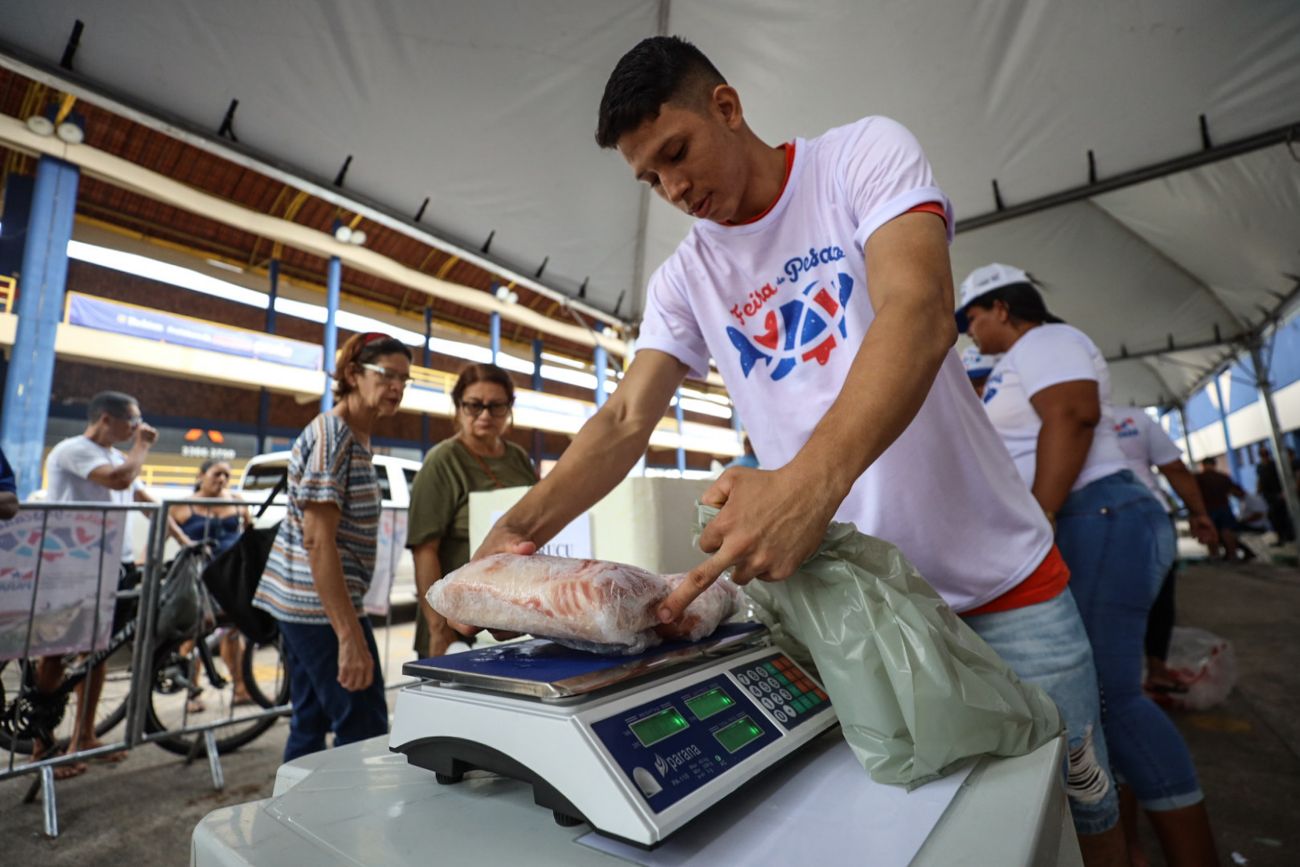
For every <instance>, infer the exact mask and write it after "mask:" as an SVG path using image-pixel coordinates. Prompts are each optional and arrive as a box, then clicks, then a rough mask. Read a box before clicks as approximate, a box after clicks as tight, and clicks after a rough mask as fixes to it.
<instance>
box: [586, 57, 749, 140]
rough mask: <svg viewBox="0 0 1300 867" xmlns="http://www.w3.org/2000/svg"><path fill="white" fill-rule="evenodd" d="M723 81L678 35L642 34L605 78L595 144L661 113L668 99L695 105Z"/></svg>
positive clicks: (703, 58) (614, 136)
mask: <svg viewBox="0 0 1300 867" xmlns="http://www.w3.org/2000/svg"><path fill="white" fill-rule="evenodd" d="M726 83H727V80H726V79H725V78H723V77H722V73H721V72H718V68H717V67H716V66H714V65H713V64H712V63H711V62H710V61H709V58H707V57H705V56H704V52H702V51H700V49H698V48H696V47H695V46H694V45H692V44H691V43H689V42H687V41H686V40H685V39H682V38H681V37H680V36H652V37H650V38H649V39H642V40H641V41H640V42H638V43H637V44H636V47H635V48H633V49H632V50H631V51H629V52H628V53H627V54H624V55H623V57H622V59H621V60H619V62H618V65H617V66H615V67H614V71H613V72H611V73H610V74H609V81H607V82H605V95H604V96H602V97H601V98H600V119H599V120H598V121H597V123H596V144H598V145H600V146H601V147H603V148H612V147H614V146H615V145H616V144H618V140H619V139H620V138H622V137H623V134H624V133H627V132H631V131H632V130H634V129H636V128H637V127H639V126H640V125H641V124H643V123H645V122H646V121H647V120H654V119H655V118H656V117H658V116H659V109H660V108H661V107H662V106H663V105H664V103H666V102H676V103H679V104H683V105H696V104H697V103H698V102H699V101H700V99H701V97H703V96H704V95H705V93H704V92H705V91H707V92H708V93H712V92H713V88H715V87H717V86H718V85H719V84H726Z"/></svg>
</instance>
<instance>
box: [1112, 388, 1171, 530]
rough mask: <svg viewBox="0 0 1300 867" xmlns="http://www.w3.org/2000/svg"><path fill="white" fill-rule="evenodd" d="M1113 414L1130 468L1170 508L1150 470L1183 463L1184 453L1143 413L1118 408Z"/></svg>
mask: <svg viewBox="0 0 1300 867" xmlns="http://www.w3.org/2000/svg"><path fill="white" fill-rule="evenodd" d="M1113 413H1114V414H1113V416H1112V418H1113V419H1114V422H1115V425H1114V427H1115V438H1116V439H1117V440H1118V442H1119V450H1120V451H1121V452H1123V453H1124V458H1125V460H1127V461H1128V468H1129V469H1130V470H1132V471H1133V474H1134V475H1136V476H1137V477H1138V478H1139V479H1141V480H1142V484H1144V485H1146V486H1147V488H1149V489H1150V491H1151V493H1153V494H1155V496H1156V499H1157V500H1159V501H1160V502H1162V503H1164V504H1165V505H1166V506H1168V505H1170V503H1169V499H1168V497H1166V496H1165V492H1164V491H1162V490H1161V489H1160V484H1159V482H1157V481H1156V474H1155V472H1154V471H1153V470H1152V469H1151V468H1152V467H1159V466H1163V465H1165V464H1168V463H1173V462H1174V461H1181V460H1182V459H1183V453H1182V452H1181V451H1179V449H1178V446H1176V445H1174V441H1173V440H1171V439H1170V438H1169V434H1167V433H1165V431H1164V428H1162V427H1160V425H1158V424H1156V423H1155V422H1154V421H1152V420H1151V416H1149V415H1147V414H1146V413H1145V412H1143V411H1142V410H1140V409H1137V408H1136V407H1131V406H1130V407H1116V408H1115V410H1114V411H1113Z"/></svg>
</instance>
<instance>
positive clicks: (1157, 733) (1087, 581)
mask: <svg viewBox="0 0 1300 867" xmlns="http://www.w3.org/2000/svg"><path fill="white" fill-rule="evenodd" d="M1056 544H1057V546H1058V547H1059V548H1060V549H1061V556H1062V557H1063V558H1064V559H1065V562H1066V565H1068V566H1069V567H1070V590H1071V592H1073V593H1074V598H1075V601H1076V602H1077V603H1078V604H1079V613H1080V614H1081V615H1082V616H1083V625H1084V627H1085V628H1086V629H1087V630H1088V638H1089V640H1091V642H1092V655H1093V659H1094V660H1096V663H1097V677H1098V680H1099V681H1100V682H1101V693H1102V702H1103V710H1102V724H1103V725H1104V726H1105V729H1106V743H1107V744H1108V745H1109V747H1110V756H1111V759H1112V761H1113V762H1114V763H1115V769H1116V771H1117V772H1118V773H1119V776H1120V777H1121V778H1122V779H1123V781H1124V782H1126V783H1128V784H1129V785H1130V786H1132V787H1133V794H1134V795H1136V796H1137V799H1138V802H1139V803H1140V804H1141V805H1142V806H1143V808H1144V809H1147V810H1176V809H1179V808H1180V807H1187V806H1191V805H1192V804H1196V803H1199V802H1200V801H1201V800H1202V794H1201V788H1200V784H1199V783H1198V782H1197V779H1196V769H1195V768H1194V767H1193V766H1192V757H1191V754H1190V753H1189V752H1188V751H1187V744H1186V743H1184V742H1183V738H1182V735H1180V734H1179V733H1178V729H1177V728H1176V727H1175V726H1174V724H1173V722H1172V721H1171V720H1170V719H1169V717H1168V715H1166V714H1165V712H1164V711H1162V710H1161V709H1160V708H1159V707H1157V706H1156V704H1155V702H1153V701H1151V699H1149V698H1147V697H1146V695H1145V694H1144V693H1143V692H1142V657H1143V644H1144V638H1145V636H1146V627H1147V615H1148V614H1149V612H1150V611H1151V606H1152V604H1153V603H1154V602H1155V600H1156V596H1157V594H1158V593H1159V592H1160V585H1161V583H1162V582H1163V580H1164V577H1165V574H1166V573H1168V571H1169V567H1170V566H1171V565H1172V564H1173V561H1174V547H1175V539H1174V534H1173V528H1172V527H1171V526H1170V523H1169V517H1168V516H1167V515H1166V514H1165V510H1164V508H1163V507H1162V506H1161V505H1160V503H1159V502H1157V501H1156V498H1155V497H1153V496H1151V494H1150V492H1149V491H1148V490H1147V489H1146V487H1145V486H1144V485H1143V484H1142V483H1141V482H1139V481H1138V480H1137V477H1136V476H1134V475H1133V474H1132V473H1130V472H1128V471H1127V470H1124V471H1121V472H1118V473H1114V474H1113V475H1109V476H1106V477H1105V478H1101V479H1098V480H1097V481H1095V482H1092V483H1091V484H1089V485H1087V486H1085V487H1083V488H1080V489H1079V490H1077V491H1075V492H1073V493H1072V494H1070V496H1069V498H1067V499H1066V501H1065V505H1064V506H1062V507H1061V510H1060V511H1059V512H1058V513H1057V516H1056Z"/></svg>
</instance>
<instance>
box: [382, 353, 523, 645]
mask: <svg viewBox="0 0 1300 867" xmlns="http://www.w3.org/2000/svg"><path fill="white" fill-rule="evenodd" d="M451 399H452V402H453V403H454V404H455V405H456V418H455V421H456V428H457V431H456V435H455V436H453V437H451V438H449V439H445V440H443V441H442V442H440V443H438V445H436V446H434V447H433V449H432V450H430V452H429V454H428V455H426V456H425V458H424V465H423V466H422V467H420V472H419V473H418V474H416V477H415V482H414V484H413V485H412V488H411V511H410V518H409V522H408V525H407V534H406V544H407V547H409V548H410V549H411V555H412V557H413V558H414V560H415V586H416V589H417V596H418V598H419V608H420V614H421V616H420V617H417V618H416V619H415V652H416V653H417V654H418V655H420V656H421V657H426V656H439V655H441V654H443V653H445V652H446V650H447V645H448V644H450V643H451V642H452V641H455V640H457V639H461V640H465V641H472V640H473V639H466V638H462V636H461V635H459V634H458V633H457V632H456V631H455V630H454V629H453V628H452V627H451V626H449V625H448V624H447V621H446V620H445V619H444V618H443V617H442V616H441V615H440V614H438V612H436V611H434V610H433V608H431V607H430V606H429V603H428V602H426V601H425V598H424V597H425V594H427V593H428V592H429V588H430V587H432V586H433V583H434V582H435V581H437V580H438V579H440V578H441V577H442V576H443V575H446V574H447V573H448V572H451V571H452V570H453V569H459V568H460V567H461V566H464V565H465V564H466V563H468V562H469V558H470V554H471V553H472V552H471V551H470V549H469V495H470V494H471V493H473V492H474V491H490V490H493V489H496V488H512V487H518V486H520V485H532V484H535V483H536V482H537V473H536V471H535V470H534V469H533V462H532V460H531V459H530V458H529V457H528V453H527V452H526V451H524V450H523V449H522V448H520V447H519V446H517V445H515V444H514V443H510V442H506V441H505V440H504V439H502V436H503V435H504V434H505V432H506V430H507V429H508V428H509V427H510V420H511V416H510V412H511V407H513V406H514V403H515V387H514V383H513V382H511V381H510V375H509V374H508V373H506V372H505V371H504V370H502V369H501V368H499V367H497V366H496V365H494V364H471V365H470V366H469V367H466V368H465V369H464V370H462V371H461V374H460V378H459V379H457V380H456V387H455V388H453V389H452V392H451Z"/></svg>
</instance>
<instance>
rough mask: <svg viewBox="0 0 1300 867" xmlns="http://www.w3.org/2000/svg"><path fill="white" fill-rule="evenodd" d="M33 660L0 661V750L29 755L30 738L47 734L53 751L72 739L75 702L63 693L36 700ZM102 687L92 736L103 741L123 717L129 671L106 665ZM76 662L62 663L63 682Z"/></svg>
mask: <svg viewBox="0 0 1300 867" xmlns="http://www.w3.org/2000/svg"><path fill="white" fill-rule="evenodd" d="M35 664H36V662H35V660H32V661H28V660H25V659H15V660H4V661H0V750H5V751H9V752H13V753H17V754H20V755H31V752H32V736H33V734H34V733H35V732H36V731H38V730H41V731H48V732H50V733H51V736H52V737H53V740H54V745H55V747H56V748H62V747H63V746H66V744H67V742H68V740H69V739H70V738H71V737H72V728H73V725H74V723H75V716H74V713H73V711H74V710H75V709H76V707H77V702H76V701H70V700H69V697H68V695H67V694H66V693H65V694H64V695H63V696H62V697H60V698H54V699H48V698H47V699H39V698H36V697H35V690H36V685H35V683H36V681H35ZM106 665H107V666H108V667H107V670H106V671H105V674H104V685H103V688H102V689H101V691H100V697H99V703H98V704H97V705H96V707H95V737H96V738H102V737H103V736H104V735H105V734H107V733H108V732H109V731H110V730H112V729H113V727H115V726H116V725H118V724H119V723H121V721H122V719H123V718H124V717H125V716H126V699H127V695H128V694H129V693H130V688H131V673H130V671H129V670H128V669H125V668H122V667H120V666H117V665H114V664H113V663H112V662H109V663H106ZM76 671H77V667H76V660H75V659H74V658H72V657H68V658H66V659H65V660H64V679H65V682H66V679H67V678H68V677H70V676H76V674H75V672H76Z"/></svg>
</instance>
